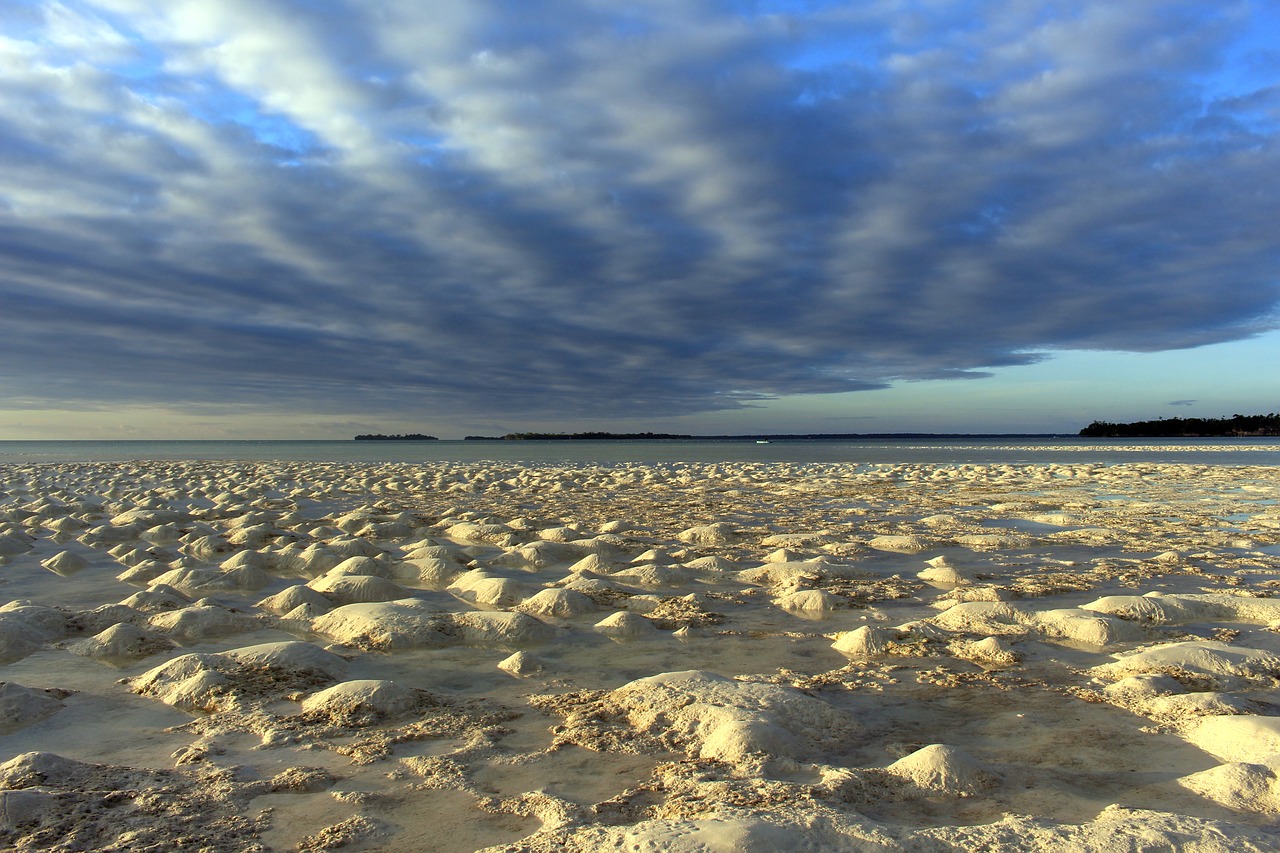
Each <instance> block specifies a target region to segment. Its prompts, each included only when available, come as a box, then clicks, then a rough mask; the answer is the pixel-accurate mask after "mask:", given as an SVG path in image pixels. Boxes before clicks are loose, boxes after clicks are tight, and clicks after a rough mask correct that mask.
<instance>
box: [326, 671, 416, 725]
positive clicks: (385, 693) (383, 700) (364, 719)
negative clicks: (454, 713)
mask: <svg viewBox="0 0 1280 853" xmlns="http://www.w3.org/2000/svg"><path fill="white" fill-rule="evenodd" d="M433 701H434V700H433V699H432V697H431V694H429V693H427V692H426V691H425V690H415V689H412V688H409V687H405V686H404V685H401V684H398V683H396V682H394V681H382V680H375V679H363V680H358V681H343V682H341V683H339V684H335V685H333V686H332V687H329V688H326V689H324V690H321V691H320V692H319V693H315V694H313V695H311V696H308V697H307V698H306V699H304V700H302V710H303V711H304V712H306V713H308V714H312V715H322V716H324V717H326V718H328V719H330V720H331V721H333V723H334V724H335V725H342V726H347V727H362V726H369V725H373V724H374V723H377V722H381V721H383V720H386V719H393V718H396V717H402V716H404V715H406V714H409V713H411V712H413V711H415V710H417V709H418V708H420V707H422V706H424V705H427V704H431V703H432V702H433Z"/></svg>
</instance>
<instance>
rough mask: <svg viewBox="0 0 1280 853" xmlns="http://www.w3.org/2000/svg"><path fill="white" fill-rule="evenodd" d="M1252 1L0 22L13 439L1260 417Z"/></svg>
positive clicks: (0, 359)
mask: <svg viewBox="0 0 1280 853" xmlns="http://www.w3.org/2000/svg"><path fill="white" fill-rule="evenodd" d="M1278 130H1280V2H1276V0H1254V2H1234V0H1212V1H1211V2H1179V1H1178V0H1126V2H1123V3H1117V2H1115V0H1105V2H1093V0H1074V2H1050V1H1049V0H999V2H995V1H994V0H992V2H983V0H867V1H866V2H857V3H853V2H847V0H839V2H824V1H823V0H808V1H807V2H806V0H755V2H747V0H634V2H627V3H620V2H617V1H616V0H545V2H530V0H504V1H501V2H500V1H499V0H432V2H429V3H424V2H420V0H349V2H339V0H291V2H285V0H96V1H95V2H90V1H89V0H83V2H82V0H68V1H67V2H41V1H40V0H0V439H37V438H67V439H80V438H89V439H92V438H102V439H115V438H347V437H350V436H351V435H354V434H355V433H358V432H407V431H413V432H428V433H432V434H436V435H440V436H441V437H445V438H457V437H461V436H463V435H467V434H481V435H491V434H499V435H500V434H503V433H505V432H511V431H530V430H546V431H576V430H580V429H593V430H594V429H604V430H614V431H644V430H656V431H667V432H681V433H692V434H715V433H726V432H733V433H736V432H837V433H843V432H850V433H874V432H1075V431H1076V430H1078V429H1080V428H1081V427H1082V426H1084V425H1086V424H1088V423H1089V422H1091V421H1093V420H1095V419H1100V420H1111V421H1129V420H1139V419H1148V418H1154V417H1179V416H1183V417H1189V416H1198V417H1219V416H1224V415H1230V414H1234V413H1237V412H1238V413H1243V414H1256V413H1269V412H1275V411H1277V410H1280V368H1277V365H1280V226H1278V225H1277V223H1280V147H1278V145H1277V143H1278V141H1280V140H1278V138H1277V131H1278Z"/></svg>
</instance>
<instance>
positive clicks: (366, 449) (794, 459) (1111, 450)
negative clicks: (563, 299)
mask: <svg viewBox="0 0 1280 853" xmlns="http://www.w3.org/2000/svg"><path fill="white" fill-rule="evenodd" d="M185 460H218V461H263V462H265V461H292V462H339V463H378V462H406V463H430V462H527V463H530V464H599V465H613V464H626V463H638V464H662V463H681V462H690V463H720V462H733V463H739V462H786V463H854V464H898V463H915V464H934V465H1000V464H1015V465H1018V464H1080V463H1087V464H1105V465H1111V464H1120V463H1132V462H1143V463H1157V464H1168V463H1183V464H1193V465H1277V466H1280V439H1277V438H1203V439H1145V440H1136V439H1096V438H1089V439H1085V438H1079V437H1076V436H1062V437H1057V436H1049V437H1024V436H997V437H980V438H979V437H973V436H928V437H910V438H856V439H841V440H829V439H823V440H811V439H804V440H802V439H773V440H771V441H769V442H768V443H764V444H761V443H757V442H755V441H749V440H748V441H740V440H705V439H664V440H627V441H607V440H560V441H555V440H526V441H501V440H494V441H463V440H438V441H354V440H329V441H0V465H8V464H32V463H65V462H128V461H185Z"/></svg>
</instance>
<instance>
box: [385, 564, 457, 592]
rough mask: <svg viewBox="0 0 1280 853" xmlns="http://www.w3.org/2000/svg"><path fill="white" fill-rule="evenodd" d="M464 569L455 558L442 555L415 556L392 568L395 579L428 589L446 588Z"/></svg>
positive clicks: (392, 575)
mask: <svg viewBox="0 0 1280 853" xmlns="http://www.w3.org/2000/svg"><path fill="white" fill-rule="evenodd" d="M462 572H463V569H462V567H461V566H459V565H458V564H457V563H455V562H454V561H453V560H449V559H445V558H442V557H422V556H419V557H413V558H411V559H406V560H404V561H403V562H401V563H397V564H396V565H395V566H393V567H392V568H391V577H392V579H393V580H397V581H401V582H403V583H407V584H409V585H410V586H421V587H426V588H427V589H444V588H445V587H446V586H448V585H449V584H451V583H452V582H453V580H454V578H456V577H458V575H460V574H462Z"/></svg>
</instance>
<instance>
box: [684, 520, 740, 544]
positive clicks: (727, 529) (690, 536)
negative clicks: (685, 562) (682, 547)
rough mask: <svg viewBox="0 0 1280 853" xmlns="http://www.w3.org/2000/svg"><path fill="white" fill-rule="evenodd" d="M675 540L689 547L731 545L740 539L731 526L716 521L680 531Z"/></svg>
mask: <svg viewBox="0 0 1280 853" xmlns="http://www.w3.org/2000/svg"><path fill="white" fill-rule="evenodd" d="M676 538H677V539H679V540H680V541H681V542H688V543H689V544H690V545H732V544H733V543H734V542H737V541H738V540H739V539H740V538H741V537H740V536H739V535H738V533H737V531H736V530H735V529H734V527H733V525H731V524H726V523H725V522H723V521H718V522H716V523H714V524H700V525H697V526H695V527H689V528H686V529H685V530H682V531H680V533H679V534H677V536H676Z"/></svg>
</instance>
